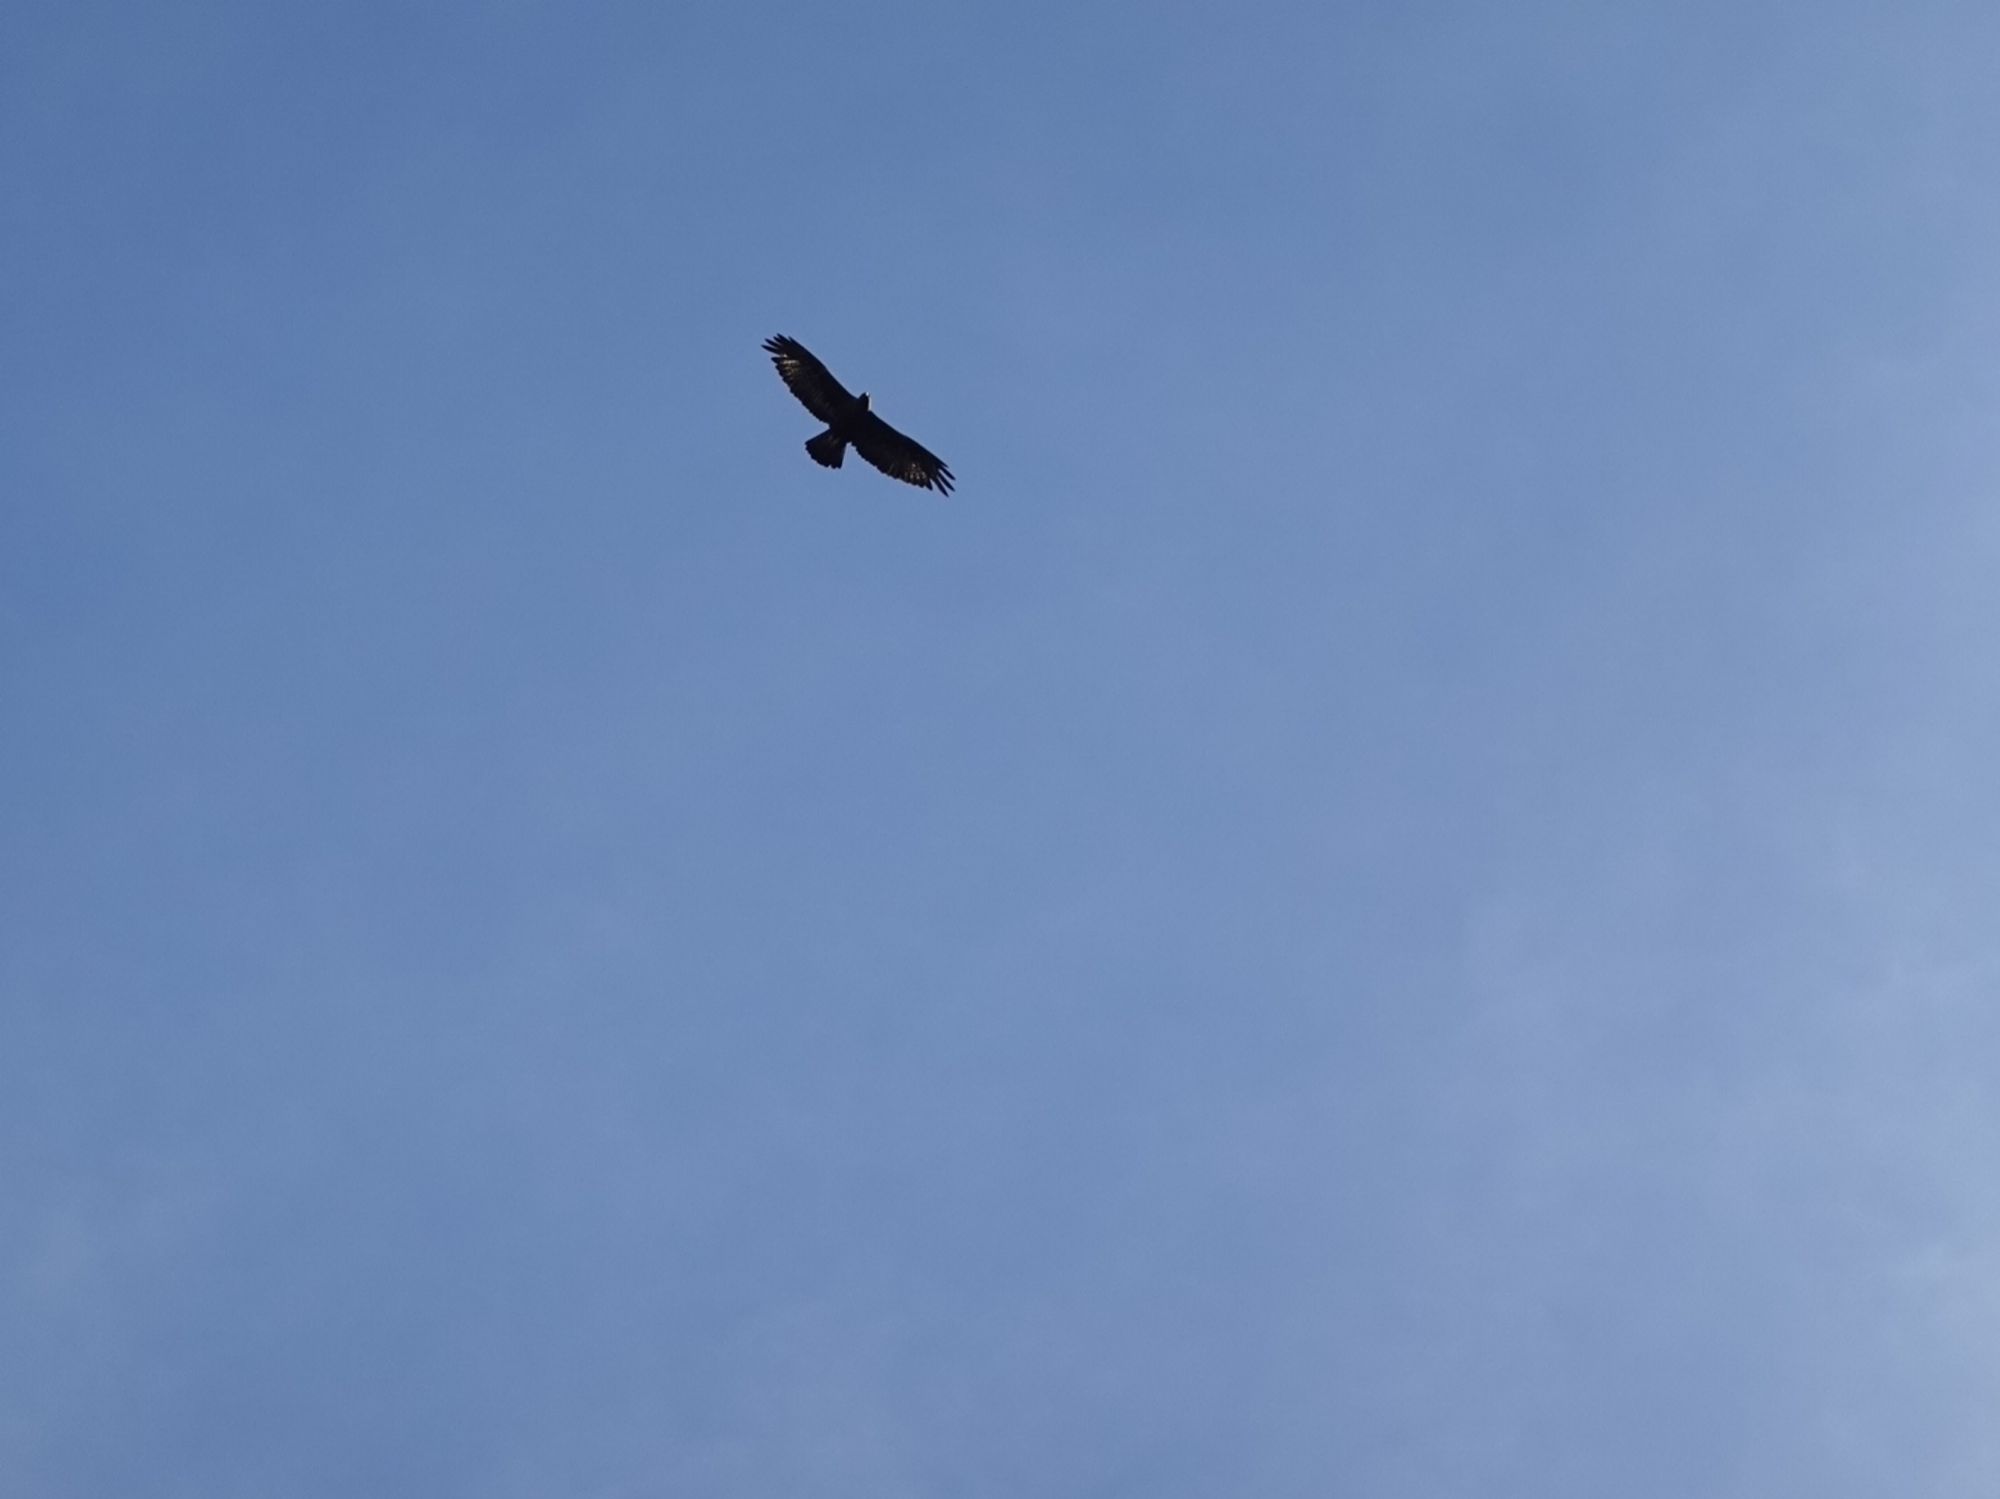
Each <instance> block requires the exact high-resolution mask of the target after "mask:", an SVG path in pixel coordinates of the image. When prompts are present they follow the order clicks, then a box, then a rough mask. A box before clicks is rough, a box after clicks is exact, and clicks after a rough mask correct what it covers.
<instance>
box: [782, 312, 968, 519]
mask: <svg viewBox="0 0 2000 1499" xmlns="http://www.w3.org/2000/svg"><path fill="white" fill-rule="evenodd" d="M764 352H765V353H767V354H769V355H770V356H771V363H772V364H773V365H775V366H777V370H778V378H779V379H781V380H783V381H784V382H785V385H786V387H787V388H788V389H789V390H790V391H791V393H792V394H793V395H795V396H797V397H798V398H799V404H800V405H801V406H803V407H805V408H806V410H808V411H810V412H811V413H812V414H813V415H814V416H816V417H818V418H819V419H820V420H821V421H823V422H825V423H826V430H825V431H824V432H822V433H820V434H819V436H817V437H813V438H808V439H807V440H806V452H808V453H810V454H811V455H812V460H813V462H814V463H817V464H820V465H821V466H822V467H825V468H839V467H840V460H841V458H842V457H844V456H845V454H846V452H847V449H848V446H849V445H850V444H852V446H853V448H854V451H855V452H857V453H859V454H860V455H861V456H862V457H863V458H865V459H867V460H868V461H869V462H870V463H872V464H874V465H875V467H877V468H879V469H880V470H882V472H883V473H885V474H887V475H888V476H889V477H890V478H892V479H901V480H902V481H903V482H904V483H905V484H914V485H916V486H917V488H919V489H935V490H936V491H937V492H938V493H939V494H950V493H951V486H952V485H953V484H954V483H956V482H957V481H956V480H955V479H953V478H952V476H951V469H950V467H949V466H948V465H947V464H946V463H945V461H944V460H943V459H942V458H940V457H938V455H937V454H935V453H933V452H932V451H931V450H930V449H929V448H926V447H925V446H924V445H923V444H922V443H920V442H917V441H915V440H914V439H912V438H908V437H905V436H904V435H903V434H902V433H900V432H898V431H897V430H896V429H895V428H894V427H892V426H890V425H889V424H888V423H887V422H885V421H883V420H882V418H881V417H879V416H877V415H876V414H875V413H874V412H873V411H871V410H869V408H868V392H867V391H865V390H864V391H863V392H862V393H861V394H860V395H858V396H857V395H851V394H849V392H848V389H847V387H846V386H844V385H842V384H841V383H840V382H839V381H838V380H836V379H834V378H833V375H832V373H831V372H830V371H828V369H827V367H826V366H825V365H823V364H821V363H820V362H819V361H818V360H817V359H815V358H814V357H813V355H812V353H811V351H810V350H808V349H807V348H806V346H805V345H804V344H802V343H800V342H799V341H798V340H797V339H796V338H787V337H785V335H784V334H782V333H781V334H779V335H778V336H777V337H775V338H767V339H765V340H764Z"/></svg>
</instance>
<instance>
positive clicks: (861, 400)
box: [854, 390, 868, 411]
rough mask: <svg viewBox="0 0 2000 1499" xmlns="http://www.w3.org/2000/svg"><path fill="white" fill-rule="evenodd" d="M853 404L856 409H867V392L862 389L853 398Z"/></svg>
mask: <svg viewBox="0 0 2000 1499" xmlns="http://www.w3.org/2000/svg"><path fill="white" fill-rule="evenodd" d="M854 405H855V408H856V409H857V410H860V411H866V410H867V409H868V392H867V391H865V390H864V391H862V392H861V394H860V395H858V396H856V397H855V398H854Z"/></svg>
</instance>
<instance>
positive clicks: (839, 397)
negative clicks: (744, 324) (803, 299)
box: [764, 333, 854, 422]
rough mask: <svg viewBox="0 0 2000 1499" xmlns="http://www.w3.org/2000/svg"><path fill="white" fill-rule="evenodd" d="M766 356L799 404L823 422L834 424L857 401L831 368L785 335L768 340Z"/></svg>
mask: <svg viewBox="0 0 2000 1499" xmlns="http://www.w3.org/2000/svg"><path fill="white" fill-rule="evenodd" d="M764 352H765V353H767V354H769V355H770V356H771V363H773V364H774V365H776V366H777V367H778V378H779V379H781V380H783V381H784V382H785V385H786V387H787V388H788V389H789V390H790V391H791V393H792V394H793V395H795V396H797V397H798V398H799V404H800V405H801V406H803V407H805V408H806V410H808V411H810V412H811V413H812V414H813V415H814V416H816V417H818V418H819V419H820V420H821V421H823V422H831V421H833V420H834V419H835V418H836V417H839V416H841V415H843V414H844V413H845V412H846V411H847V410H848V408H849V407H851V406H853V404H854V397H853V395H852V394H850V393H849V391H848V389H847V387H846V386H844V385H842V384H841V383H840V382H839V381H838V380H836V379H834V378H833V375H832V374H831V373H830V372H829V371H828V370H827V367H826V366H825V365H823V364H821V363H820V362H819V361H818V360H817V359H815V358H813V356H812V353H811V351H810V350H808V349H807V348H806V346H805V345H804V344H802V343H800V342H799V341H798V340H797V339H796V338H786V337H785V336H784V335H783V334H782V333H781V334H779V335H778V336H777V337H776V338H767V339H765V340H764Z"/></svg>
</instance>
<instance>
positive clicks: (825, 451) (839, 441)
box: [806, 427, 847, 468]
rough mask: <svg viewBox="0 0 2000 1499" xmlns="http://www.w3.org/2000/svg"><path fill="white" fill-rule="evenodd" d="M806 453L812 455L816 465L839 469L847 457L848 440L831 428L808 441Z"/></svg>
mask: <svg viewBox="0 0 2000 1499" xmlns="http://www.w3.org/2000/svg"><path fill="white" fill-rule="evenodd" d="M806 451H807V452H808V453H810V454H812V460H813V462H814V463H818V464H823V465H824V466H826V467H827V468H839V467H840V460H841V459H842V458H844V457H845V456H846V455H847V439H846V438H844V437H842V436H841V435H840V434H839V433H838V432H836V431H834V430H833V429H832V428H831V427H829V428H827V429H826V431H824V432H822V433H820V435H819V436H817V437H809V438H807V439H806Z"/></svg>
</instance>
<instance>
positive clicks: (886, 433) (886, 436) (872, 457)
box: [802, 398, 953, 494]
mask: <svg viewBox="0 0 2000 1499" xmlns="http://www.w3.org/2000/svg"><path fill="white" fill-rule="evenodd" d="M802 399H803V398H802ZM848 441H849V442H851V443H853V444H854V451H855V452H857V453H859V454H860V455H861V456H862V457H863V458H866V459H867V460H868V461H869V462H870V463H872V464H874V465H875V467H877V468H879V469H880V470H882V472H883V473H885V474H887V475H888V476H889V477H890V478H892V479H901V480H902V481H903V482H904V483H905V484H914V485H916V486H917V488H919V489H935V490H936V491H937V492H938V493H939V494H950V493H951V486H952V483H953V480H952V477H951V469H950V468H949V467H948V466H947V465H946V464H945V461H944V460H943V459H942V458H940V457H938V455H937V454H935V453H933V452H932V451H931V450H930V449H929V448H927V447H925V446H924V445H923V444H922V443H920V442H916V441H913V440H912V439H910V438H907V437H905V436H904V435H903V434H902V433H900V432H898V431H897V430H896V429H895V428H894V427H892V426H890V425H889V424H888V423H887V422H885V421H883V420H882V418H881V417H879V416H877V415H875V413H874V412H872V411H871V412H869V413H868V414H867V415H866V416H864V417H862V418H861V420H860V421H859V422H857V423H855V425H854V429H853V431H852V432H851V433H850V434H849V435H848Z"/></svg>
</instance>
